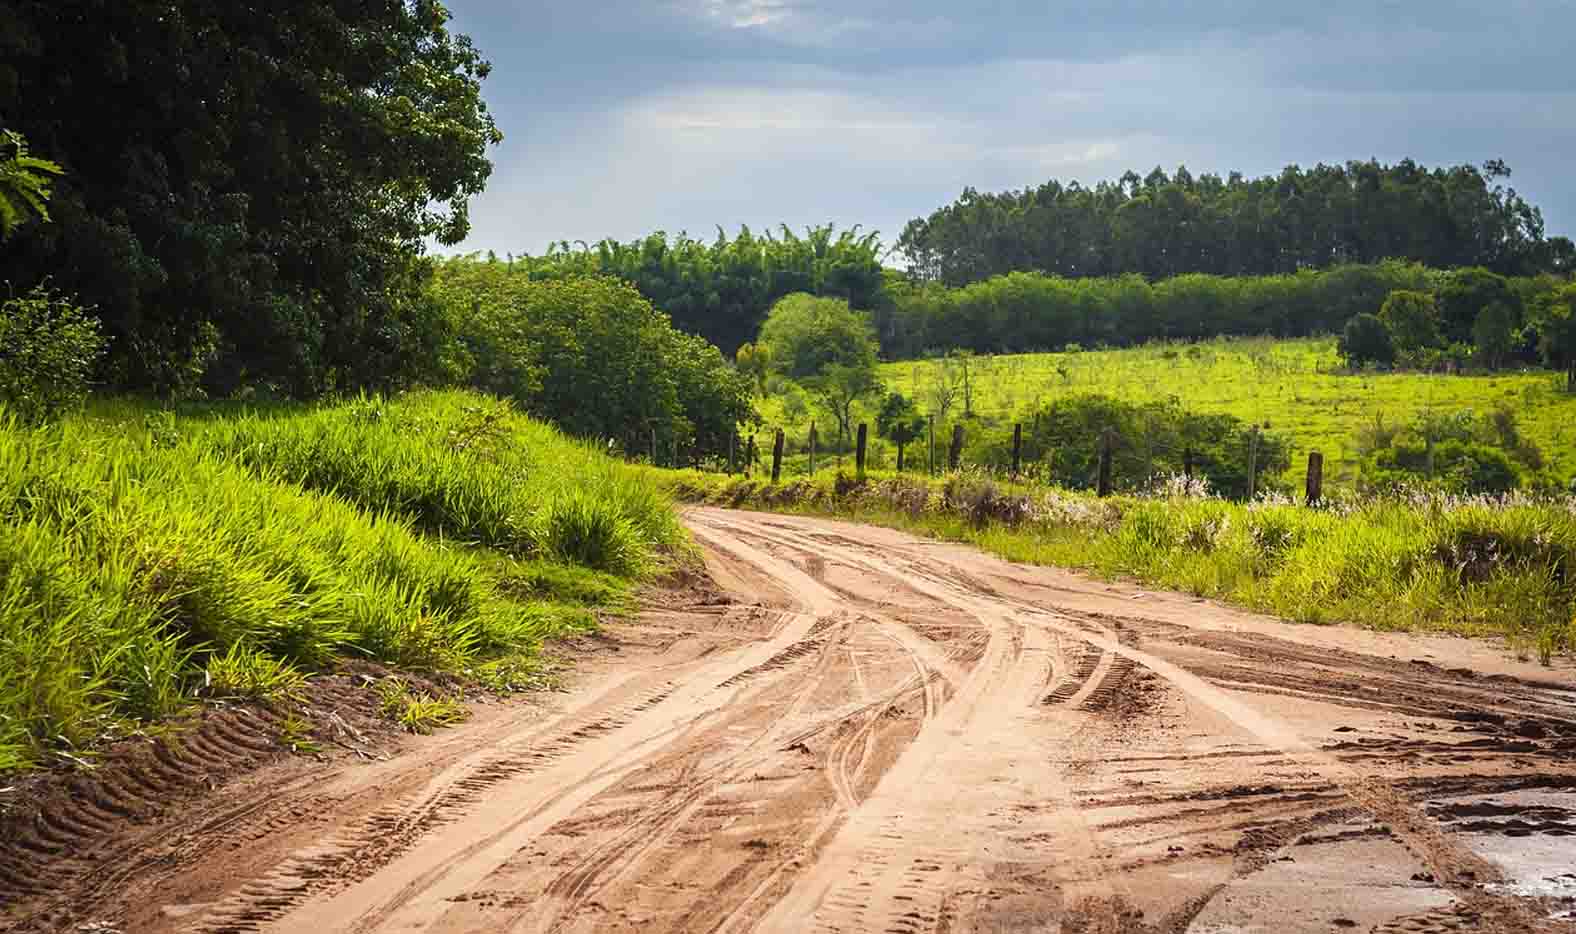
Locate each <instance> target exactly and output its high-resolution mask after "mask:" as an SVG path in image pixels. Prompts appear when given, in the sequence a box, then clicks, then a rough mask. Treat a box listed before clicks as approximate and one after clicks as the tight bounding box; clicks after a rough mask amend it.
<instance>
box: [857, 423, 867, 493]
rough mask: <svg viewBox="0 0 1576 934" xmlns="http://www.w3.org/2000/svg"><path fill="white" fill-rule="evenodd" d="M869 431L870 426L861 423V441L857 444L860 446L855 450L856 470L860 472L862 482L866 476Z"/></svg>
mask: <svg viewBox="0 0 1576 934" xmlns="http://www.w3.org/2000/svg"><path fill="white" fill-rule="evenodd" d="M869 431H870V428H869V426H868V425H866V424H865V423H864V422H860V423H859V440H858V441H857V442H856V444H857V445H858V446H857V447H856V448H855V450H854V469H855V470H857V471H858V473H859V478H860V479H861V480H862V479H864V476H865V441H866V439H867V437H868V435H869Z"/></svg>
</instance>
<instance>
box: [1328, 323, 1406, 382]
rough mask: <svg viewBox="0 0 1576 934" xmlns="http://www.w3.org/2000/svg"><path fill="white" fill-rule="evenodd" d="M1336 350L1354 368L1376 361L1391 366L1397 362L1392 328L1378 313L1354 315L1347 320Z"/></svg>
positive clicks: (1381, 364)
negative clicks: (1387, 326)
mask: <svg viewBox="0 0 1576 934" xmlns="http://www.w3.org/2000/svg"><path fill="white" fill-rule="evenodd" d="M1335 350H1336V352H1337V353H1339V354H1340V355H1341V356H1342V357H1344V358H1345V359H1346V362H1347V363H1348V364H1349V365H1350V366H1351V367H1352V368H1353V369H1359V368H1361V367H1363V366H1365V365H1367V364H1370V363H1375V364H1379V365H1380V366H1389V365H1390V364H1392V363H1394V362H1395V344H1394V342H1393V341H1392V340H1391V338H1390V330H1389V328H1386V327H1385V324H1384V322H1383V321H1381V320H1379V318H1378V316H1377V315H1369V314H1361V315H1354V316H1352V319H1351V320H1350V321H1348V322H1346V327H1345V328H1344V329H1342V331H1341V338H1340V340H1339V341H1337V342H1336V345H1335Z"/></svg>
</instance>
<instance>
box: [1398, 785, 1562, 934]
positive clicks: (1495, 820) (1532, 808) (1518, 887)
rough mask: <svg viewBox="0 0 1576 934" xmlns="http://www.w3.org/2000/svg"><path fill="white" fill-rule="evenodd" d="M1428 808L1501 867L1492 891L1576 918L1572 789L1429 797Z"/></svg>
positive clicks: (1436, 818)
mask: <svg viewBox="0 0 1576 934" xmlns="http://www.w3.org/2000/svg"><path fill="white" fill-rule="evenodd" d="M1428 814H1429V816H1431V817H1433V818H1434V819H1435V820H1438V821H1439V822H1440V823H1442V824H1443V825H1444V826H1445V827H1447V828H1448V829H1450V830H1451V831H1453V832H1455V833H1457V834H1459V835H1460V836H1461V839H1462V840H1464V841H1466V843H1467V845H1468V846H1470V847H1472V849H1473V850H1475V851H1476V852H1477V853H1478V854H1479V855H1481V856H1483V857H1484V858H1485V859H1488V860H1491V861H1493V862H1494V863H1495V864H1496V865H1498V866H1499V867H1500V868H1501V869H1502V870H1503V871H1504V873H1505V878H1506V881H1505V882H1503V883H1500V884H1497V885H1494V886H1492V887H1490V888H1491V890H1493V891H1498V892H1505V893H1509V894H1514V895H1520V896H1523V897H1525V898H1534V899H1542V900H1543V902H1544V904H1545V905H1546V906H1547V908H1548V910H1549V913H1550V914H1551V915H1552V916H1553V917H1555V918H1561V919H1576V792H1569V791H1553V792H1551V791H1516V792H1505V793H1503V794H1496V795H1492V796H1489V797H1476V796H1462V797H1453V798H1439V799H1436V800H1432V801H1429V802H1428Z"/></svg>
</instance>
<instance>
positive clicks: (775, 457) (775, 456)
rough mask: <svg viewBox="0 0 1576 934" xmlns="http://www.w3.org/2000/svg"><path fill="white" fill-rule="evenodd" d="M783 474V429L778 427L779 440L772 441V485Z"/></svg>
mask: <svg viewBox="0 0 1576 934" xmlns="http://www.w3.org/2000/svg"><path fill="white" fill-rule="evenodd" d="M782 475H783V430H782V429H781V428H779V429H777V440H775V441H773V442H772V486H776V485H777V481H778V480H779V479H781V477H782Z"/></svg>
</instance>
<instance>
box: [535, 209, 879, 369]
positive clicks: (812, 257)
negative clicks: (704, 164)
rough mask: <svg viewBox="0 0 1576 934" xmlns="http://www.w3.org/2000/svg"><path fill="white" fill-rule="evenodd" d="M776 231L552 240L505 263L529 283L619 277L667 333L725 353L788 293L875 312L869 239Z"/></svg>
mask: <svg viewBox="0 0 1576 934" xmlns="http://www.w3.org/2000/svg"><path fill="white" fill-rule="evenodd" d="M779 233H780V236H774V235H772V234H771V233H767V234H766V235H765V236H756V235H755V234H753V233H751V232H750V229H749V228H748V227H744V228H741V229H740V230H739V234H738V236H736V237H734V238H733V239H731V240H730V239H729V238H728V237H727V235H726V234H724V233H723V232H722V230H721V229H720V228H719V229H718V231H717V239H716V240H714V241H713V242H711V243H709V244H708V243H705V242H703V241H700V240H695V239H692V238H690V237H688V236H686V235H685V234H679V235H678V236H677V237H669V236H668V235H667V234H666V233H662V232H658V233H654V234H651V235H649V236H647V237H645V238H644V239H641V240H634V241H631V242H629V243H618V242H616V241H613V240H603V241H602V242H600V243H598V244H596V245H595V246H591V247H586V248H583V249H579V250H576V249H573V248H571V246H570V245H569V244H568V243H560V244H555V245H554V247H553V248H552V249H551V250H549V251H548V253H547V255H546V256H541V257H518V258H515V259H513V260H511V265H513V266H517V267H521V268H523V269H525V270H527V271H529V273H530V275H531V276H533V277H535V278H554V277H558V276H564V275H587V274H602V275H612V276H617V277H619V278H621V279H624V280H625V281H627V282H630V283H632V284H634V286H635V287H636V288H638V289H639V290H640V293H641V294H642V295H644V296H645V297H646V298H647V299H649V300H650V301H651V303H652V304H653V305H656V306H657V307H658V308H660V309H662V310H663V311H665V312H667V313H668V314H669V315H671V316H672V318H673V324H674V326H675V327H677V328H679V329H680V330H683V331H688V332H690V333H692V334H699V335H700V336H702V337H704V338H706V339H707V340H709V341H711V342H712V343H713V344H716V345H717V346H718V347H720V348H722V350H723V352H724V353H726V354H729V355H732V354H733V353H734V352H735V351H736V350H737V349H738V348H739V346H740V345H742V344H744V343H745V342H746V341H749V340H752V339H754V337H755V333H756V331H757V330H759V329H760V326H761V322H762V321H764V320H765V318H766V313H767V311H768V310H770V309H771V307H772V306H773V305H774V304H776V302H777V300H778V299H780V298H782V297H783V296H785V295H790V294H792V293H794V292H807V293H810V294H812V295H822V296H828V297H832V298H841V299H844V300H846V301H847V302H848V304H849V305H850V306H851V307H853V308H855V309H859V310H870V309H873V308H875V307H876V305H877V304H878V301H879V298H880V294H881V291H882V288H883V284H884V274H883V271H882V268H881V244H880V241H879V239H878V238H877V235H876V234H874V233H870V234H864V235H862V236H861V235H860V234H859V232H858V229H857V228H855V229H854V230H845V231H843V232H842V233H837V232H836V230H835V228H834V227H833V226H832V225H830V224H828V225H826V226H823V227H812V228H809V229H807V230H806V231H805V235H804V236H803V237H800V236H798V235H796V234H795V233H794V232H793V231H791V230H789V229H788V228H787V227H786V226H783V227H781V228H780V230H779Z"/></svg>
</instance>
